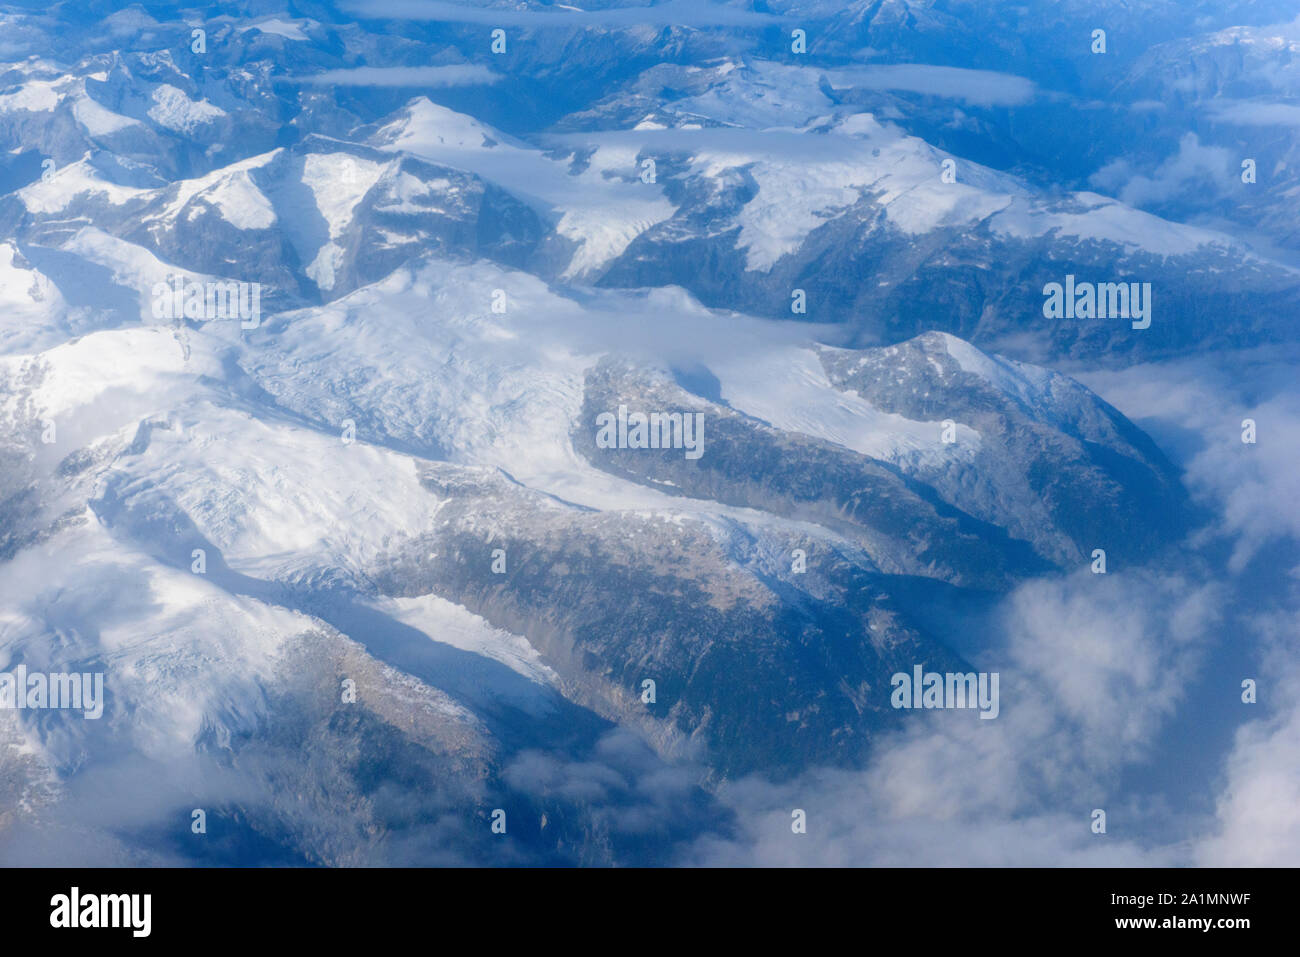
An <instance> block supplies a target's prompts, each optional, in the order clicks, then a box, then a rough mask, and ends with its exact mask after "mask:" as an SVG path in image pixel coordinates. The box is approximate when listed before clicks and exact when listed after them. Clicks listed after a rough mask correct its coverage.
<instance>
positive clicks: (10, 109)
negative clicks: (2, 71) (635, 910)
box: [0, 80, 64, 113]
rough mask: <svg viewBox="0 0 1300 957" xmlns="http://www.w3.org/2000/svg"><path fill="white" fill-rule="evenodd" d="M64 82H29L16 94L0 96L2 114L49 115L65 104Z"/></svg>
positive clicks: (0, 111)
mask: <svg viewBox="0 0 1300 957" xmlns="http://www.w3.org/2000/svg"><path fill="white" fill-rule="evenodd" d="M63 85H64V84H63V82H62V81H53V82H51V81H49V80H28V81H27V82H26V83H24V84H23V85H22V86H21V87H19V88H18V90H17V91H16V92H13V93H6V94H4V95H3V96H0V113H17V112H22V111H26V112H28V113H48V112H49V111H51V110H54V109H57V108H58V105H59V104H60V103H62V102H63V96H64V93H63V92H62V91H61V90H60V87H61V86H63Z"/></svg>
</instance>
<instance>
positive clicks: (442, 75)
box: [290, 63, 501, 87]
mask: <svg viewBox="0 0 1300 957" xmlns="http://www.w3.org/2000/svg"><path fill="white" fill-rule="evenodd" d="M290 79H292V80H294V81H296V82H298V83H312V84H321V85H330V86H400V87H414V86H432V87H444V86H478V85H481V84H485V83H496V82H497V81H498V80H500V79H501V74H499V73H494V72H493V71H492V70H489V69H488V68H487V67H485V66H479V65H478V64H474V63H465V64H452V65H448V66H361V67H356V68H354V69H351V70H325V71H324V72H322V73H315V74H312V75H311V76H297V77H291V78H290Z"/></svg>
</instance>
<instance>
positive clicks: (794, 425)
mask: <svg viewBox="0 0 1300 957" xmlns="http://www.w3.org/2000/svg"><path fill="white" fill-rule="evenodd" d="M709 371H711V372H712V373H713V374H714V375H716V376H717V377H718V380H719V382H720V383H721V385H722V397H723V398H724V399H726V400H727V402H728V404H729V405H731V407H732V408H734V409H736V410H738V411H741V412H745V413H746V414H748V415H752V416H754V417H756V418H759V419H762V420H764V421H765V422H767V423H769V424H770V425H773V426H775V427H776V428H778V429H782V430H784V431H786V432H800V433H802V434H804V435H811V436H814V437H816V438H820V439H825V440H826V441H828V442H834V443H835V444H837V445H842V446H844V447H845V448H849V449H853V450H854V451H855V452H860V453H862V454H863V455H869V456H871V457H872V458H876V459H883V460H886V461H896V460H898V459H899V458H901V457H902V456H903V455H906V454H909V453H915V452H922V453H933V454H934V456H936V457H939V456H943V457H946V456H947V455H948V450H947V449H946V448H944V447H942V446H941V443H940V437H941V433H942V428H943V427H942V424H941V423H940V422H937V421H935V422H926V421H916V420H913V419H908V418H905V417H904V416H901V415H897V414H896V413H893V412H882V411H881V410H879V409H877V408H876V407H875V406H873V405H872V404H871V403H869V402H867V401H866V400H865V399H863V398H861V397H860V396H858V395H856V394H854V393H849V392H843V391H841V390H839V389H837V388H836V387H835V386H834V385H832V384H831V382H830V381H829V380H828V379H827V378H826V373H825V370H824V369H823V368H822V363H821V360H820V358H818V356H817V353H816V352H815V351H814V350H812V349H810V348H785V349H776V348H774V349H771V350H769V351H767V352H765V353H763V354H761V355H753V354H748V355H746V356H745V358H744V359H743V361H730V362H729V361H727V360H725V359H723V360H721V361H717V360H715V361H713V362H711V363H710V365H709ZM960 428H961V430H962V433H963V434H962V436H961V437H962V438H963V439H966V438H970V439H971V440H972V442H974V443H975V444H978V440H979V437H978V434H977V433H975V432H974V431H972V430H970V429H968V428H966V427H965V426H961V427H960Z"/></svg>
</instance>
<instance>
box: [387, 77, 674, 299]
mask: <svg viewBox="0 0 1300 957" xmlns="http://www.w3.org/2000/svg"><path fill="white" fill-rule="evenodd" d="M371 140H372V142H373V143H374V145H376V146H378V147H379V148H381V149H387V150H403V151H406V152H409V153H412V154H414V155H416V156H422V157H424V158H426V159H429V160H432V161H434V162H436V163H441V164H443V165H446V166H451V167H454V168H456V169H462V170H466V171H468V172H471V173H475V174H477V175H479V176H481V177H483V178H484V179H487V180H489V181H491V182H494V183H497V184H498V185H500V186H502V187H504V188H505V189H507V190H509V191H511V192H512V193H514V194H515V195H516V196H519V197H521V198H523V199H525V200H528V201H531V202H532V203H533V205H535V206H536V207H537V208H538V209H539V211H541V212H542V213H543V214H544V215H547V216H554V215H556V214H558V224H557V227H556V228H557V230H558V231H559V232H560V234H561V235H563V236H565V237H567V238H569V239H572V240H573V241H574V242H575V243H577V244H578V250H577V251H576V252H575V253H574V256H573V259H572V260H571V261H570V263H569V265H568V267H567V268H566V270H565V271H564V274H563V276H564V278H566V279H573V278H579V277H581V276H583V275H586V274H590V273H591V272H593V271H594V270H597V269H599V268H600V267H601V266H603V265H604V264H606V263H608V262H609V261H610V260H611V259H614V258H615V257H617V256H618V255H620V254H621V253H622V252H623V251H624V250H625V249H626V248H627V247H628V244H629V243H631V242H632V240H633V239H635V238H636V237H637V236H639V235H640V234H641V233H643V232H644V231H645V230H647V229H649V228H650V227H651V226H653V225H655V224H656V223H660V222H662V221H664V220H666V219H668V218H669V217H670V216H671V215H672V214H673V212H674V207H673V205H672V204H671V203H670V202H668V200H667V199H666V198H665V197H664V196H663V191H662V189H661V187H659V186H658V185H655V184H647V183H642V182H641V180H640V178H639V177H640V172H641V170H640V166H639V164H638V162H637V151H636V149H635V148H627V147H623V146H616V147H612V148H609V149H598V150H597V151H596V152H595V153H594V154H593V155H592V156H591V157H590V158H589V165H588V167H587V168H586V169H585V170H583V171H582V172H581V173H576V174H573V173H570V171H569V168H568V166H567V164H566V163H565V162H562V161H560V160H555V159H551V158H550V157H548V156H547V155H545V154H544V153H542V152H541V151H540V150H537V149H533V148H531V147H528V146H526V145H524V144H521V143H519V142H517V141H516V140H514V139H513V138H512V137H509V136H507V135H506V134H504V133H501V132H499V131H497V130H494V129H492V128H491V127H489V126H487V125H485V124H482V123H480V122H478V121H477V120H475V119H472V118H471V117H468V116H465V115H463V114H460V113H456V112H455V111H453V110H449V109H446V108H445V107H441V106H437V105H435V104H434V103H432V102H430V101H429V100H428V99H427V98H425V97H420V98H418V99H416V100H413V101H411V103H409V104H407V106H406V107H405V108H404V110H403V111H402V112H401V114H399V116H398V118H397V119H395V120H393V121H392V122H390V123H388V124H386V125H385V126H384V127H382V128H381V129H380V130H379V131H378V132H377V133H376V134H375V135H374V136H373V137H372V138H371Z"/></svg>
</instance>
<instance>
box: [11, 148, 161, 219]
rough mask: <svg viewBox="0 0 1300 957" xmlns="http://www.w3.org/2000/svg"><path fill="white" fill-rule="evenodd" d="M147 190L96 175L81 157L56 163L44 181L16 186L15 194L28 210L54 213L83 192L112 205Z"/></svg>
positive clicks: (120, 204) (128, 200)
mask: <svg viewBox="0 0 1300 957" xmlns="http://www.w3.org/2000/svg"><path fill="white" fill-rule="evenodd" d="M148 193H149V190H144V189H136V188H134V187H131V186H119V185H117V184H116V183H110V182H108V181H107V180H103V179H100V177H99V174H98V173H97V172H96V171H95V169H94V167H92V166H91V165H90V163H89V162H88V161H87V160H85V159H82V160H79V161H78V162H76V163H69V164H68V165H67V166H63V167H56V168H55V170H54V176H53V177H51V178H50V180H49V181H48V182H47V181H45V180H44V179H40V180H37V181H36V182H34V183H31V184H29V185H27V186H24V187H23V188H22V189H20V190H18V191H17V193H15V195H16V196H17V197H18V198H19V200H21V201H22V204H23V205H24V206H26V207H27V209H28V211H30V212H33V213H58V212H62V211H63V210H65V209H67V208H68V206H69V205H70V204H71V203H72V201H73V200H74V199H76V198H78V197H80V196H84V195H86V194H90V195H92V196H94V197H95V198H97V199H101V200H103V201H104V202H107V203H110V204H112V205H114V206H122V205H124V204H126V203H129V202H130V201H131V200H133V199H138V198H139V197H141V196H145V195H147V194H148Z"/></svg>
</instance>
